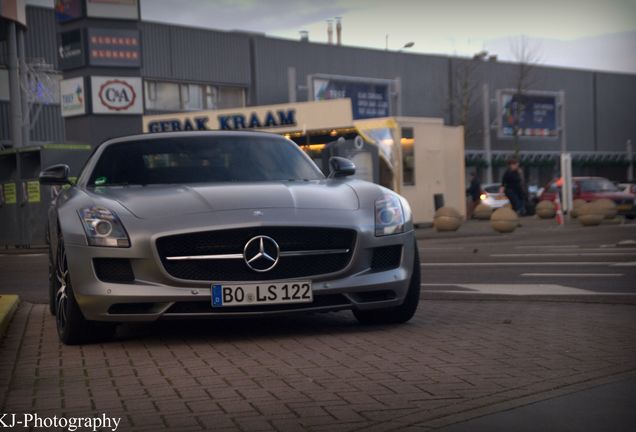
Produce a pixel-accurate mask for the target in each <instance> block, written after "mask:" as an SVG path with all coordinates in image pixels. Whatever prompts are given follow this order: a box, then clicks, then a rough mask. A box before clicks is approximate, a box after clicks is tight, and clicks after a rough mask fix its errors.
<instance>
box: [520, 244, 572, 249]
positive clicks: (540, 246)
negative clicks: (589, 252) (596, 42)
mask: <svg viewBox="0 0 636 432" xmlns="http://www.w3.org/2000/svg"><path fill="white" fill-rule="evenodd" d="M579 247H580V246H579V245H523V246H515V249H576V248H579Z"/></svg>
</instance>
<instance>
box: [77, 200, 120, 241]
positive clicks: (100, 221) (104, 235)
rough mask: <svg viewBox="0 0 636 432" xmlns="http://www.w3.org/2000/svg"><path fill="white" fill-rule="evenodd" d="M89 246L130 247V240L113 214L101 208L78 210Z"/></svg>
mask: <svg viewBox="0 0 636 432" xmlns="http://www.w3.org/2000/svg"><path fill="white" fill-rule="evenodd" d="M78 213H79V217H80V219H81V220H82V226H83V227H84V232H85V233H86V240H88V244H89V245H91V246H107V247H130V239H129V238H128V234H127V233H126V230H125V229H124V226H123V225H122V223H121V221H120V220H119V218H118V217H117V214H115V212H113V211H111V210H108V209H105V208H103V207H89V208H85V209H81V210H78Z"/></svg>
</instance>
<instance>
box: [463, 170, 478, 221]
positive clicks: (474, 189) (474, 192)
mask: <svg viewBox="0 0 636 432" xmlns="http://www.w3.org/2000/svg"><path fill="white" fill-rule="evenodd" d="M466 194H467V195H468V197H469V198H470V205H469V206H468V218H469V219H470V218H471V217H472V216H473V212H474V211H475V207H477V205H478V204H479V202H480V200H479V197H480V195H481V182H480V181H479V177H478V176H477V173H476V172H473V173H471V174H470V185H469V186H468V189H467V190H466Z"/></svg>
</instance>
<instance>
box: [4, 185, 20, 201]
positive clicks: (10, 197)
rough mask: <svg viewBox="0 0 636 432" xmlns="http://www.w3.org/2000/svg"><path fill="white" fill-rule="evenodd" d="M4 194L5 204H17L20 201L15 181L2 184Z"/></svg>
mask: <svg viewBox="0 0 636 432" xmlns="http://www.w3.org/2000/svg"><path fill="white" fill-rule="evenodd" d="M2 195H3V196H4V203H5V204H15V203H17V202H18V195H17V193H16V186H15V183H5V184H3V185H2Z"/></svg>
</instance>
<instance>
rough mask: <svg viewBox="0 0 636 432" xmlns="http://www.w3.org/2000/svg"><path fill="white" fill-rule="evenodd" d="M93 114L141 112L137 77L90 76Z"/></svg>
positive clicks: (140, 89)
mask: <svg viewBox="0 0 636 432" xmlns="http://www.w3.org/2000/svg"><path fill="white" fill-rule="evenodd" d="M91 96H92V100H93V113H94V114H142V113H143V94H142V85H141V78H139V77H97V76H94V77H91Z"/></svg>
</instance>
